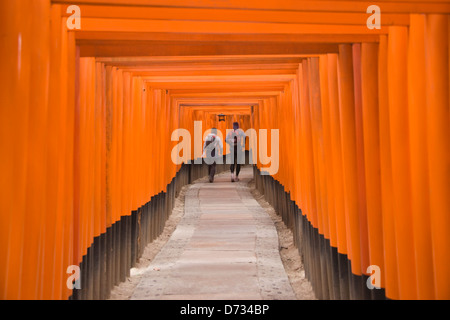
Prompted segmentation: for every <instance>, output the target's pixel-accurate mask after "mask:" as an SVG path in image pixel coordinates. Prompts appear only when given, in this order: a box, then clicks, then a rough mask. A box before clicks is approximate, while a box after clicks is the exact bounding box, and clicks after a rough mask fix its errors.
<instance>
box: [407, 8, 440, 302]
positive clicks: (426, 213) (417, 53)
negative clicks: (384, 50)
mask: <svg viewBox="0 0 450 320" xmlns="http://www.w3.org/2000/svg"><path fill="white" fill-rule="evenodd" d="M410 19H411V25H410V28H409V44H408V45H409V46H408V105H409V135H410V138H411V152H410V159H411V160H410V161H411V196H412V197H411V201H412V208H411V210H412V219H413V231H414V251H415V261H416V264H417V288H418V290H417V293H418V295H417V298H418V299H433V298H434V277H433V274H434V272H433V271H432V270H433V258H432V253H433V251H432V246H431V226H430V186H429V176H428V157H425V156H424V155H425V154H428V145H427V136H428V131H429V129H428V123H427V113H426V110H427V109H428V106H427V101H426V100H427V99H426V74H425V68H426V65H425V16H424V15H418V14H417V15H416V14H414V15H411V17H410Z"/></svg>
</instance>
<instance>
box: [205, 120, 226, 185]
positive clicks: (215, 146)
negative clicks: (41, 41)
mask: <svg viewBox="0 0 450 320" xmlns="http://www.w3.org/2000/svg"><path fill="white" fill-rule="evenodd" d="M222 154H223V144H222V140H221V139H220V137H219V136H218V135H217V129H216V128H212V129H211V133H210V134H208V135H207V136H206V138H205V143H204V144H203V155H204V159H205V163H206V164H207V165H208V175H209V182H211V183H212V182H214V175H215V174H216V163H223V159H221V156H222ZM220 160H222V161H220Z"/></svg>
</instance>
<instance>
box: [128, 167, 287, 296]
mask: <svg viewBox="0 0 450 320" xmlns="http://www.w3.org/2000/svg"><path fill="white" fill-rule="evenodd" d="M251 178H252V169H251V168H243V170H242V171H241V174H240V179H241V181H240V182H238V183H231V181H230V175H229V173H228V172H226V173H222V174H220V175H216V179H215V182H214V183H212V184H211V183H209V182H200V183H196V184H193V185H192V186H190V188H189V189H188V191H187V193H186V200H185V201H186V202H185V214H184V216H183V218H182V219H181V221H180V223H179V224H178V226H177V228H176V230H175V231H174V233H173V234H172V236H171V238H170V239H169V241H168V242H167V243H166V245H165V246H164V247H163V248H162V250H161V251H160V252H159V253H158V255H157V256H156V257H155V259H154V260H153V261H152V264H151V265H150V267H149V268H147V270H148V271H147V272H146V273H145V274H144V275H143V276H142V278H141V281H140V282H139V284H138V286H137V287H136V290H135V291H134V293H133V295H132V297H131V299H139V300H143V299H164V300H169V299H177V300H184V299H190V300H206V299H217V300H236V299H255V300H260V299H268V300H273V299H278V300H288V299H295V294H294V292H293V290H292V288H291V285H290V283H289V280H288V277H287V275H286V273H285V270H284V268H283V264H282V262H281V258H280V254H279V251H278V236H277V231H276V229H275V226H274V224H273V222H272V220H271V218H270V217H269V216H268V215H267V213H266V212H265V211H264V209H263V208H262V207H261V206H260V205H259V204H258V202H257V201H256V200H255V199H254V198H253V197H252V195H251V193H250V190H249V189H248V187H247V183H248V182H249V181H250V179H251Z"/></svg>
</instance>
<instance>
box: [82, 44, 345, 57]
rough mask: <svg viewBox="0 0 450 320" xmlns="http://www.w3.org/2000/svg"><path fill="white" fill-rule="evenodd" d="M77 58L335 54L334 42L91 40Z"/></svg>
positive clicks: (83, 45)
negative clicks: (114, 41)
mask: <svg viewBox="0 0 450 320" xmlns="http://www.w3.org/2000/svg"><path fill="white" fill-rule="evenodd" d="M79 46H80V56H81V57H122V56H183V55H184V56H199V55H200V56H203V55H257V54H298V55H300V54H303V55H306V54H308V55H317V54H324V53H337V52H338V51H339V49H338V44H326V43H283V44H279V43H269V42H266V43H254V42H223V43H213V42H207V43H206V42H205V43H201V42H195V43H192V42H162V41H155V42H144V43H143V42H133V41H121V42H118V43H114V44H111V43H108V42H95V43H93V44H79Z"/></svg>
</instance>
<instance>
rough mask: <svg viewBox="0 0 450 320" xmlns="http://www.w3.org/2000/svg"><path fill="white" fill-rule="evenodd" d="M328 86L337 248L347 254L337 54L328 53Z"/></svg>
mask: <svg viewBox="0 0 450 320" xmlns="http://www.w3.org/2000/svg"><path fill="white" fill-rule="evenodd" d="M327 58H328V88H329V105H330V106H329V108H330V111H329V118H330V120H329V125H330V138H331V143H330V144H331V153H332V159H333V161H332V167H333V168H332V172H333V194H334V197H333V198H334V207H335V212H336V237H337V238H336V239H337V249H338V252H339V253H341V254H347V253H348V250H347V231H346V229H345V202H344V190H343V189H344V185H343V183H344V182H343V172H342V170H343V164H342V151H341V144H342V142H341V126H340V115H339V88H338V75H337V63H338V59H337V58H338V56H337V55H336V54H328V55H327Z"/></svg>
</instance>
